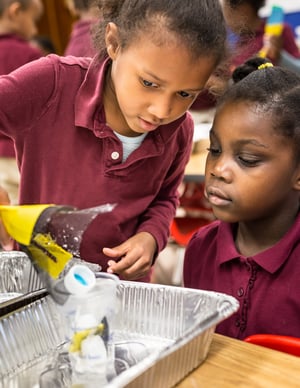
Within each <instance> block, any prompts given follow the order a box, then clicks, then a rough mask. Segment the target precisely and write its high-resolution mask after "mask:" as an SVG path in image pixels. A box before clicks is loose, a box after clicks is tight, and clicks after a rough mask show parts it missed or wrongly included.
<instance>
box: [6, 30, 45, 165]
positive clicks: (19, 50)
mask: <svg viewBox="0 0 300 388" xmlns="http://www.w3.org/2000/svg"><path fill="white" fill-rule="evenodd" d="M41 56H42V53H41V52H40V51H39V50H38V49H35V48H34V47H31V46H30V44H29V43H28V42H27V41H26V40H24V39H22V38H20V37H18V36H17V35H14V34H6V35H0V75H2V74H8V73H10V72H11V71H13V70H15V69H17V68H18V67H20V66H23V65H24V64H25V63H28V62H31V61H34V60H35V59H38V58H40V57H41ZM0 156H2V157H8V158H14V157H15V150H14V143H13V141H12V140H11V139H10V138H9V137H7V136H4V135H3V134H2V133H1V132H0Z"/></svg>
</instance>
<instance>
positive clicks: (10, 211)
mask: <svg viewBox="0 0 300 388" xmlns="http://www.w3.org/2000/svg"><path fill="white" fill-rule="evenodd" d="M50 206H54V205H49V204H48V205H19V206H9V205H8V206H5V205H0V218H1V219H2V222H3V224H4V226H5V229H6V230H7V233H8V234H9V235H10V236H11V237H12V238H13V239H14V240H16V241H17V242H18V243H20V244H23V245H26V246H28V245H29V244H30V240H31V237H32V232H33V229H34V226H35V224H36V222H37V220H38V218H39V216H40V215H41V213H42V212H43V211H44V210H45V209H46V208H48V207H50Z"/></svg>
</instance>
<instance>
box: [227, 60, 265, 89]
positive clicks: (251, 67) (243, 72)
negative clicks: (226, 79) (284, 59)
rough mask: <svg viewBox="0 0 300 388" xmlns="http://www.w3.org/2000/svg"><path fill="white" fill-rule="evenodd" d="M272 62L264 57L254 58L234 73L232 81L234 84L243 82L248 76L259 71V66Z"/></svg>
mask: <svg viewBox="0 0 300 388" xmlns="http://www.w3.org/2000/svg"><path fill="white" fill-rule="evenodd" d="M265 63H270V64H272V62H271V61H270V60H269V59H266V58H262V57H254V58H250V59H248V60H247V61H246V62H245V63H244V64H243V65H240V66H238V67H237V68H236V69H235V70H234V71H233V73H232V79H233V82H234V83H237V82H239V81H241V80H242V79H243V78H245V77H247V75H248V74H250V73H252V72H253V71H256V70H258V68H259V66H261V65H263V64H265Z"/></svg>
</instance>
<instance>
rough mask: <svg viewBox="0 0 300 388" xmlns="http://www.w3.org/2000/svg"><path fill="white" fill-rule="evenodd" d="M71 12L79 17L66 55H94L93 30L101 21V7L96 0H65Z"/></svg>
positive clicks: (66, 49) (74, 25)
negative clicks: (99, 7)
mask: <svg viewBox="0 0 300 388" xmlns="http://www.w3.org/2000/svg"><path fill="white" fill-rule="evenodd" d="M65 1H66V4H67V6H68V8H69V10H70V12H71V14H72V15H73V16H74V17H75V18H76V19H77V20H76V22H74V24H73V27H72V31H71V35H70V39H69V42H68V44H67V47H66V48H65V52H64V55H75V56H76V57H86V56H88V57H93V56H94V55H95V54H96V53H97V51H96V49H95V48H94V44H93V39H92V30H93V27H94V26H95V24H96V23H97V22H98V21H99V9H98V7H97V6H96V3H95V0H65Z"/></svg>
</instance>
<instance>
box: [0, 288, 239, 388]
mask: <svg viewBox="0 0 300 388" xmlns="http://www.w3.org/2000/svg"><path fill="white" fill-rule="evenodd" d="M34 294H35V293H32V295H34ZM118 301H119V311H118V315H117V317H116V319H115V324H114V327H113V328H112V329H113V343H114V356H115V359H114V367H115V368H114V370H115V373H114V375H111V376H108V382H107V384H105V387H106V388H119V387H127V388H134V387H137V388H140V387H155V388H160V387H161V388H167V387H173V386H174V385H176V384H177V383H178V382H179V381H180V380H182V379H183V378H184V377H185V376H186V375H187V374H188V373H189V372H191V371H192V370H193V369H194V368H196V367H197V366H198V365H200V364H201V363H202V362H203V361H204V360H205V358H206V356H207V353H208V350H209V347H210V343H211V340H212V334H213V333H214V331H215V327H216V325H217V324H218V323H219V322H221V321H223V320H224V319H226V318H227V317H229V316H230V315H231V314H233V313H234V312H235V311H236V310H237V309H238V302H237V300H236V299H235V298H233V297H231V296H228V295H225V294H220V293H215V292H210V291H202V290H193V289H187V288H181V287H174V286H161V285H158V284H146V283H138V282H126V281H122V282H121V284H120V285H119V288H118ZM55 307H56V305H55V304H54V302H53V301H52V299H51V298H50V297H49V296H42V297H41V298H40V299H38V300H35V301H32V302H31V303H29V304H27V305H23V307H20V308H18V309H17V310H16V311H13V312H10V313H9V314H7V315H5V316H3V317H2V318H0V343H1V344H4V345H1V348H0V377H1V379H2V380H1V379H0V382H2V384H3V387H10V386H11V387H14V388H15V387H20V388H27V387H33V386H35V387H38V386H39V385H38V381H39V376H40V374H41V372H42V371H43V370H44V368H45V365H47V364H49V363H51V359H52V358H53V357H54V355H55V353H57V352H58V349H60V347H61V346H63V343H64V335H63V333H62V331H61V327H60V320H59V317H58V315H57V309H56V308H55ZM20 349H22V351H20ZM0 386H1V385H0ZM102 386H103V385H102Z"/></svg>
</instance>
